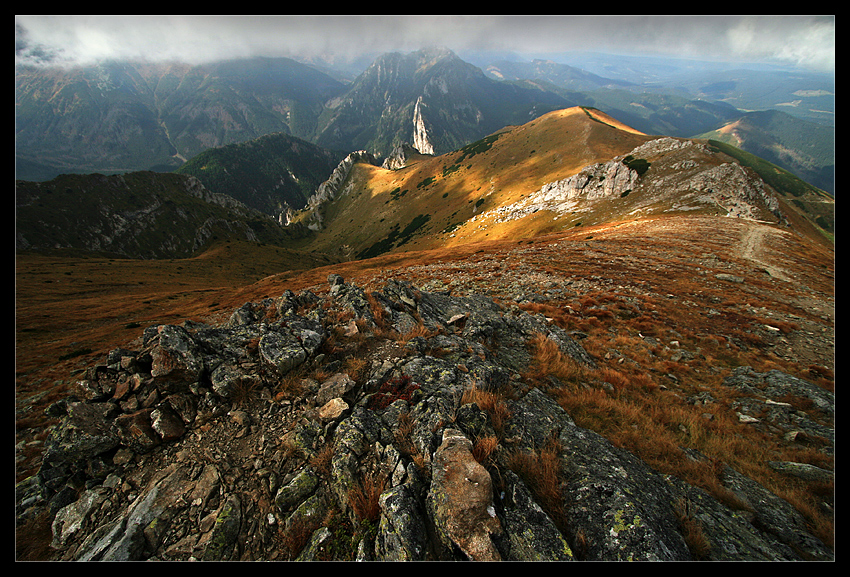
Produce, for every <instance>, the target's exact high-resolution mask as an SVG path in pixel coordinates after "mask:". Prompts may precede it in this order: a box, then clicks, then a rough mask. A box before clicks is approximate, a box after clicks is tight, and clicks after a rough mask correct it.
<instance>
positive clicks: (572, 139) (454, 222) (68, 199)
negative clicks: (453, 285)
mask: <svg viewBox="0 0 850 577" xmlns="http://www.w3.org/2000/svg"><path fill="white" fill-rule="evenodd" d="M396 153H397V156H391V157H389V158H387V159H386V160H383V162H382V161H381V159H378V158H376V157H375V156H374V155H371V154H369V153H367V152H365V151H362V152H359V153H352V154H349V155H347V156H346V157H345V158H343V159H342V160H341V161H340V162H339V163H338V164H336V165H335V164H334V163H335V162H336V159H337V158H339V157H340V156H341V154H342V153H341V152H338V153H335V154H332V153H328V152H326V151H324V149H321V148H320V147H317V146H315V145H312V144H310V143H307V142H306V141H302V140H299V139H296V138H294V137H290V136H286V135H283V134H276V135H268V136H264V137H261V138H259V139H257V140H253V141H249V142H247V143H239V144H232V145H228V146H224V147H220V148H216V149H211V150H208V151H205V152H204V153H201V154H200V155H198V156H197V157H195V158H194V159H192V160H191V161H190V162H188V163H186V164H185V165H184V166H183V167H181V168H180V169H179V170H178V171H177V172H176V173H156V172H152V171H144V172H133V173H127V174H124V175H111V176H106V175H101V174H92V175H61V176H59V177H57V178H55V179H53V180H51V181H47V182H30V181H18V182H17V185H16V210H17V220H16V225H17V230H16V246H17V248H18V249H21V250H46V249H54V248H65V249H75V250H88V251H99V252H101V253H111V254H118V255H123V256H125V257H131V258H186V257H188V256H192V255H196V254H200V253H201V252H203V251H204V250H206V249H208V248H209V247H210V246H212V245H213V244H215V243H216V242H217V241H218V242H223V241H225V240H230V239H242V240H248V241H251V242H262V243H269V244H272V245H275V246H282V247H287V248H290V249H297V250H301V251H305V253H306V252H318V253H322V254H326V255H330V256H331V257H332V258H336V259H345V258H351V257H352V256H356V257H359V258H367V257H371V256H377V255H380V254H383V253H386V252H392V251H399V250H408V249H411V248H419V249H423V248H424V249H429V248H445V247H450V246H457V245H460V244H468V243H470V242H478V241H484V240H495V239H505V238H513V239H523V238H529V239H530V238H533V237H534V236H536V235H539V234H544V233H550V232H555V231H562V230H569V229H574V228H576V227H581V226H592V225H603V224H610V223H615V222H620V221H626V220H634V219H638V218H651V217H655V216H669V215H675V214H706V215H712V216H736V217H743V218H747V219H755V220H758V221H763V222H768V223H773V224H776V225H780V226H783V227H788V228H792V229H794V230H796V231H797V232H798V233H800V234H803V235H804V236H807V237H810V238H813V239H817V240H818V241H820V242H827V243H829V242H831V240H830V239H831V238H832V235H834V232H835V225H834V221H835V213H834V206H835V205H834V200H833V199H832V197H831V196H830V195H828V194H827V193H825V192H823V191H821V190H820V189H818V188H816V187H814V186H811V185H809V184H807V183H805V182H804V181H802V180H801V179H799V178H797V177H795V176H794V175H793V174H791V173H789V172H787V171H784V170H782V169H780V168H778V167H776V166H775V165H773V164H771V163H769V162H767V161H765V160H764V159H761V158H759V157H757V156H754V155H752V154H749V153H746V152H744V151H741V150H739V149H737V148H735V147H734V146H730V145H728V144H727V143H724V142H721V141H716V140H697V139H681V138H672V137H658V136H651V135H647V134H644V133H643V132H641V131H639V130H635V129H634V128H632V127H630V126H628V125H627V124H624V123H622V122H620V121H619V120H617V119H615V118H613V117H611V116H609V115H607V114H605V113H604V112H602V111H600V110H598V109H594V108H588V107H571V108H566V109H562V110H556V111H552V112H549V113H546V114H543V115H542V116H539V117H538V118H535V119H534V120H531V121H529V122H526V123H524V124H522V125H519V126H506V127H504V128H502V129H501V130H498V131H496V132H493V133H492V134H490V135H488V136H486V137H484V138H482V139H480V140H478V141H475V142H473V143H470V144H468V145H465V146H462V147H460V148H458V149H456V150H454V151H451V152H448V153H445V154H440V155H433V154H422V153H420V152H418V151H417V150H416V149H415V148H413V147H411V146H410V145H407V146H406V147H404V146H401V147H398V148H397V149H396ZM329 172H330V174H328V173H329ZM322 175H326V178H325V180H324V181H321V182H320V179H321V178H322ZM311 190H313V191H314V192H313V194H309V191H311ZM308 194H309V195H308ZM367 223H368V225H366V224H367ZM364 225H366V226H364Z"/></svg>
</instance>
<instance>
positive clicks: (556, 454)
mask: <svg viewBox="0 0 850 577" xmlns="http://www.w3.org/2000/svg"><path fill="white" fill-rule="evenodd" d="M506 464H507V466H508V468H509V469H510V470H511V471H513V472H514V473H516V474H517V475H518V476H519V477H520V478H521V479H522V480H523V482H524V483H525V484H526V485H527V486H528V488H529V489H530V490H531V492H532V493H533V494H534V496H535V497H536V499H537V502H538V503H539V504H540V507H541V508H542V509H543V510H544V511H545V512H546V513H547V514H548V515H549V517H550V518H551V519H552V521H553V522H554V523H555V525H556V526H557V527H558V529H560V530H561V532H565V531H567V530H568V523H569V521H568V519H567V518H566V515H565V513H564V507H563V495H562V493H561V466H562V465H561V447H560V445H559V444H558V441H557V439H554V438H552V439H550V440H549V441H547V443H546V444H545V445H544V446H543V447H540V448H538V449H537V450H535V451H533V452H528V451H522V450H512V451H509V452H508V454H507V457H506Z"/></svg>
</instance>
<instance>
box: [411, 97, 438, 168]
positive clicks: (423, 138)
mask: <svg viewBox="0 0 850 577" xmlns="http://www.w3.org/2000/svg"><path fill="white" fill-rule="evenodd" d="M413 147H414V148H415V149H416V150H418V151H419V152H421V153H422V154H434V146H433V145H432V144H431V142H430V141H429V140H428V131H427V130H426V128H425V121H424V120H423V118H422V97H421V96H420V97H419V98H418V99H417V100H416V107H415V108H414V109H413Z"/></svg>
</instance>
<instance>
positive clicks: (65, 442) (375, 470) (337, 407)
mask: <svg viewBox="0 0 850 577" xmlns="http://www.w3.org/2000/svg"><path fill="white" fill-rule="evenodd" d="M328 282H329V284H330V290H329V291H328V292H327V294H326V296H321V297H320V296H318V295H317V294H315V293H314V292H311V291H309V290H305V291H303V292H300V293H298V294H295V293H293V292H291V291H287V292H285V293H284V294H283V295H282V296H280V297H279V298H277V299H270V298H269V299H265V300H262V301H260V302H253V303H247V304H245V305H244V306H242V307H241V308H239V309H238V310H236V311H235V312H233V314H232V316H231V317H230V319H229V320H228V321H227V322H226V323H224V324H223V325H221V326H211V325H206V324H200V323H189V322H187V323H184V324H182V325H179V326H177V325H160V326H153V327H150V328H148V329H147V330H146V331H145V332H144V336H143V338H142V339H141V342H139V347H138V349H137V350H125V349H116V350H114V351H112V352H111V353H110V355H109V357H108V359H107V360H106V362H105V363H104V364H102V365H97V366H93V367H90V368H89V369H88V371H87V373H86V375H85V378H84V379H82V380H80V381H79V382H78V384H77V392H76V396H75V397H72V398H68V399H67V400H66V401H62V402H60V403H57V404H55V405H53V406H51V407H50V409H49V412H50V413H51V414H53V415H56V416H60V417H61V421H60V424H59V425H57V426H56V427H55V428H54V430H53V431H52V432H51V435H50V437H49V438H48V440H47V442H46V444H45V455H44V459H43V463H42V466H41V469H40V471H39V472H38V474H37V475H35V476H33V477H30V478H29V479H27V480H25V481H23V482H22V483H19V484H18V486H17V487H16V503H17V510H16V513H17V516H18V521H19V523H21V522H23V521H24V520H26V519H32V518H34V517H36V516H38V515H43V514H45V512H47V513H48V514H49V515H51V516H52V518H53V523H52V530H53V537H52V543H51V546H52V548H53V549H54V550H55V559H61V560H290V559H293V560H294V559H297V560H354V559H357V560H467V559H472V560H500V559H501V560H553V561H567V560H694V559H699V560H831V559H833V553H832V551H831V549H830V548H829V547H827V546H826V545H825V544H824V543H822V542H821V541H820V540H818V539H817V538H816V537H814V536H813V535H812V534H810V533H809V532H808V530H807V527H806V523H805V522H804V520H803V518H802V516H801V515H800V514H799V513H798V512H797V511H796V510H795V509H793V508H792V507H791V506H790V505H789V504H788V503H787V502H785V501H784V500H782V499H781V498H779V497H778V496H776V495H774V494H772V493H770V492H769V491H767V490H766V489H765V488H764V487H762V486H761V485H759V484H758V483H756V482H754V481H753V480H751V479H748V478H747V477H745V476H743V475H741V474H740V473H738V472H736V471H734V470H732V469H731V468H729V467H728V466H726V467H725V469H724V470H723V471H722V474H721V478H722V480H723V483H724V485H725V486H726V487H727V488H728V489H729V490H730V491H732V492H733V493H734V495H735V497H736V499H737V502H738V504H739V506H737V507H734V508H732V507H730V506H729V505H728V504H725V503H721V502H720V501H718V500H717V499H715V498H714V497H712V496H711V495H709V494H708V493H707V492H706V491H704V490H702V489H700V488H697V487H695V486H692V485H689V484H687V483H685V482H683V481H682V480H680V479H678V478H676V477H673V476H670V475H663V474H660V473H658V472H656V471H654V470H652V469H651V468H649V467H648V466H647V465H646V464H645V463H644V462H643V461H641V460H640V459H638V458H636V457H635V456H634V455H633V454H631V453H629V452H628V451H626V450H623V449H620V448H617V447H615V446H613V445H612V444H610V443H609V442H608V441H606V440H605V439H604V438H603V437H601V436H599V435H598V434H596V433H594V432H592V431H589V430H586V429H583V428H581V427H579V426H577V425H576V424H575V423H574V422H573V420H572V419H571V418H570V416H569V415H568V414H567V413H566V412H565V411H564V409H562V408H561V407H560V406H559V405H558V404H557V403H556V402H555V401H554V400H553V399H552V398H550V397H549V396H547V395H546V394H545V393H544V392H543V391H542V390H541V389H540V388H539V387H535V386H533V383H532V382H530V381H529V380H528V379H525V378H524V377H523V375H524V374H525V373H526V371H527V370H528V368H529V366H530V365H531V364H532V363H533V362H534V360H533V358H532V352H531V351H532V349H531V347H530V346H529V344H530V343H531V342H532V341H533V340H535V339H537V341H538V342H539V341H540V340H541V339H546V340H547V341H548V342H551V343H554V344H555V345H556V346H557V349H558V350H559V351H560V354H561V355H563V356H564V358H568V359H571V362H574V363H576V364H577V365H579V366H582V365H583V366H588V367H592V366H593V365H594V363H595V361H594V359H593V358H592V357H591V356H590V355H589V354H588V353H587V352H586V351H585V350H584V349H583V348H582V346H581V345H580V341H579V340H576V339H575V338H574V337H575V336H576V335H571V334H569V333H567V332H566V331H564V330H563V329H560V328H558V327H557V326H555V325H554V324H552V323H549V322H548V321H547V319H545V318H544V317H542V316H540V315H534V314H530V313H528V312H525V311H523V310H520V309H519V308H516V307H512V306H502V305H499V304H497V303H496V302H494V301H493V300H491V299H489V298H487V297H484V296H467V297H460V296H451V295H450V294H448V293H440V292H425V291H422V290H418V289H416V288H415V287H413V286H411V285H410V284H407V283H404V282H400V281H396V280H390V281H388V282H387V283H386V285H385V286H384V288H383V290H380V291H372V292H369V293H367V292H365V291H364V290H363V289H361V288H360V287H358V286H357V285H356V284H353V283H347V282H345V281H344V279H343V278H342V277H340V276H339V275H331V276H330V277H329V278H328ZM728 381H729V382H728V385H729V386H730V387H734V388H736V389H737V390H738V391H739V394H740V397H741V399H743V400H742V403H744V404H745V403H746V401H747V400H748V399H749V400H750V401H751V402H753V403H760V404H761V405H764V404H765V403H767V404H770V403H773V401H772V400H771V399H775V398H781V397H782V396H783V395H785V394H790V393H793V394H794V395H797V396H806V397H807V398H810V399H812V402H813V403H815V404H817V405H818V407H819V408H820V409H821V410H822V411H825V412H827V413H830V414H831V413H832V411H833V407H834V401H833V398H832V395H831V394H830V393H828V392H825V391H823V390H822V389H820V388H819V387H816V386H815V385H812V384H810V383H807V382H806V381H802V380H800V379H797V378H794V377H791V376H788V375H785V374H783V373H781V372H779V371H771V372H770V373H756V372H754V371H752V370H751V369H748V368H746V367H743V368H740V369H738V370H736V371H733V373H732V375H731V376H730V377H728ZM742 406H743V405H742ZM771 407H772V409H771V410H774V411H778V412H780V413H781V412H782V411H783V410H784V409H783V405H782V403H773V404H772V405H771ZM746 412H747V411H746V410H742V413H746ZM783 414H785V415H786V417H787V415H788V413H787V411H786V412H785V413H783ZM798 417H799V416H798ZM808 425H811V426H812V427H815V428H814V429H810V430H809V433H808V434H811V435H817V436H819V437H821V438H828V439H832V438H834V433H833V432H832V431H831V430H830V431H824V430H820V429H817V428H816V427H817V425H816V424H814V423H806V422H803V421H802V420H801V419H800V418H796V420H795V421H794V423H793V427H792V428H794V429H795V430H797V431H805V430H806V427H807V426H808ZM800 434H806V433H800ZM682 450H683V451H685V452H686V453H687V454H688V455H689V456H690V457H691V458H693V459H694V460H700V459H704V458H705V457H703V456H702V455H700V454H699V453H697V452H695V451H693V450H689V449H685V448H683V449H682ZM777 466H784V467H790V468H793V467H794V464H791V463H780V464H777ZM798 469H804V470H795V471H794V472H793V473H794V474H797V475H819V474H829V473H827V472H825V471H822V470H820V469H817V468H815V467H811V466H808V467H804V466H800V467H798Z"/></svg>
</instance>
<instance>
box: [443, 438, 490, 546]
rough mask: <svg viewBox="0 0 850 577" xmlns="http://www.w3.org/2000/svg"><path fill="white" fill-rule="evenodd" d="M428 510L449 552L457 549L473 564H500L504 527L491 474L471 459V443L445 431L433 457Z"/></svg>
mask: <svg viewBox="0 0 850 577" xmlns="http://www.w3.org/2000/svg"><path fill="white" fill-rule="evenodd" d="M427 503H428V508H429V510H430V511H431V512H432V514H433V517H434V523H435V525H436V529H437V532H438V534H439V537H440V539H441V540H442V541H443V545H444V546H445V547H446V549H449V550H450V549H451V548H452V546H456V547H458V548H459V549H460V550H461V551H462V552H463V553H464V554H465V555H466V556H467V557H468V558H469V559H470V560H471V561H499V560H501V559H502V555H501V553H500V552H499V550H498V548H497V547H496V544H495V542H494V541H495V540H498V539H499V538H500V536H501V533H502V524H501V522H500V521H499V518H498V517H497V516H496V507H495V505H494V503H493V484H492V481H491V479H490V473H488V472H487V469H485V468H484V467H483V466H482V465H481V464H480V463H478V462H477V461H476V460H475V458H474V457H473V456H472V443H471V442H470V440H469V439H467V438H466V437H465V436H464V435H463V434H462V433H461V432H460V431H458V430H456V429H446V430H445V431H444V432H443V441H442V443H441V444H440V447H439V448H438V449H437V451H436V452H435V454H434V461H433V466H432V479H431V487H430V490H429V492H428V500H427Z"/></svg>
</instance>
